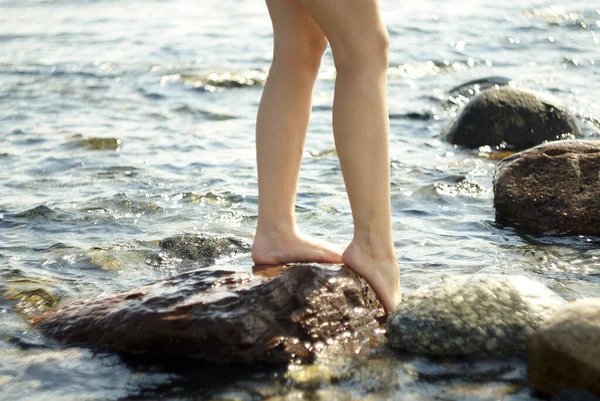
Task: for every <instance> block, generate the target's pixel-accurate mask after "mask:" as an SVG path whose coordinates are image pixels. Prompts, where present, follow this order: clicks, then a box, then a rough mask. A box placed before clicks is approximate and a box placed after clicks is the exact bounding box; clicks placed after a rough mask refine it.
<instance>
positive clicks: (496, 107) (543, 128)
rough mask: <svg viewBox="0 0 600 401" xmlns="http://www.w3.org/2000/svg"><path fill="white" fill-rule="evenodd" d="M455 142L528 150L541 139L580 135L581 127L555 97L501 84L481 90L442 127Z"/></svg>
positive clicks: (469, 145) (472, 145)
mask: <svg viewBox="0 0 600 401" xmlns="http://www.w3.org/2000/svg"><path fill="white" fill-rule="evenodd" d="M445 135H446V138H447V139H448V141H450V142H451V143H453V144H455V145H461V146H466V147H469V148H477V147H480V146H484V145H489V146H501V147H506V148H509V149H517V150H519V149H527V148H530V147H532V146H535V145H539V144H540V143H543V142H544V141H554V140H557V139H564V138H568V137H574V136H581V128H580V127H579V124H578V123H577V121H576V120H575V118H574V117H573V116H572V115H571V114H570V112H569V111H568V110H567V109H566V107H565V106H563V105H562V104H561V103H560V102H559V101H558V100H556V99H554V98H551V97H549V96H548V95H544V96H542V95H541V94H537V93H534V92H532V91H528V90H525V89H520V88H514V87H510V86H504V87H500V88H492V89H488V90H485V91H483V92H481V93H480V94H479V95H477V96H475V97H474V98H473V99H471V100H470V101H469V103H468V104H467V105H466V106H465V107H464V108H463V109H462V111H461V112H460V114H459V116H458V118H457V119H456V120H455V121H454V122H453V123H452V124H451V125H450V126H449V127H448V128H447V129H446V130H445Z"/></svg>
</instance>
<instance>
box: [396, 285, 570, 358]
mask: <svg viewBox="0 0 600 401" xmlns="http://www.w3.org/2000/svg"><path fill="white" fill-rule="evenodd" d="M564 302H565V301H563V299H562V298H560V297H559V296H558V295H556V294H554V293H553V292H552V291H551V290H549V289H548V288H547V287H545V286H544V285H543V284H541V283H538V282H535V281H532V280H530V279H528V278H526V277H523V276H504V275H493V274H490V275H487V274H486V275H469V276H466V275H465V276H455V277H451V278H447V279H445V280H444V281H442V282H440V283H435V284H432V285H428V286H425V287H422V288H420V289H418V290H417V291H415V292H414V293H413V294H411V296H410V297H409V298H408V299H406V300H405V301H403V303H401V304H400V305H399V306H398V308H397V309H396V310H394V312H392V314H391V315H390V317H389V319H388V326H387V329H388V336H389V340H390V345H391V346H392V347H394V348H398V349H401V350H404V351H409V352H413V353H420V354H427V355H437V356H467V355H479V354H484V355H515V354H521V353H524V352H525V351H526V349H527V338H528V336H529V334H530V332H532V331H533V330H534V329H535V328H536V327H537V326H539V325H540V323H541V322H542V321H543V320H544V318H546V317H547V316H549V315H550V314H551V313H552V312H553V311H554V310H555V309H557V308H558V307H560V306H562V305H563V304H564Z"/></svg>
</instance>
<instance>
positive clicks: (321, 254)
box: [252, 233, 342, 265]
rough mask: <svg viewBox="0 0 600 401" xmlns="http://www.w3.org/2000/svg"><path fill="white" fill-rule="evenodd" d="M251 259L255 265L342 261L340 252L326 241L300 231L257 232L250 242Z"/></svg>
mask: <svg viewBox="0 0 600 401" xmlns="http://www.w3.org/2000/svg"><path fill="white" fill-rule="evenodd" d="M252 261H253V262H254V263H255V264H256V265H283V264H286V263H301V262H315V263H342V253H341V251H340V250H337V249H335V247H334V246H333V245H331V244H329V243H327V242H324V241H318V240H316V239H314V238H312V237H310V236H307V235H304V234H300V233H291V234H277V235H267V234H257V235H256V237H255V238H254V243H253V244H252Z"/></svg>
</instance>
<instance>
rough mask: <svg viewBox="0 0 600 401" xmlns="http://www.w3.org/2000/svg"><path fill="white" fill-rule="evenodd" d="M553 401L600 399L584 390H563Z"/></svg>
mask: <svg viewBox="0 0 600 401" xmlns="http://www.w3.org/2000/svg"><path fill="white" fill-rule="evenodd" d="M552 401H600V398H598V397H596V396H594V395H593V394H592V393H589V392H587V391H584V390H563V391H561V392H560V393H558V395H557V396H556V397H553V398H552Z"/></svg>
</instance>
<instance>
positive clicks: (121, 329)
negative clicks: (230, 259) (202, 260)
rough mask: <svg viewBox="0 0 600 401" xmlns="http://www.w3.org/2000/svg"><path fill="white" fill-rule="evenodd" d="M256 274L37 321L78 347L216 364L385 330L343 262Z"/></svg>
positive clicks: (204, 273)
mask: <svg viewBox="0 0 600 401" xmlns="http://www.w3.org/2000/svg"><path fill="white" fill-rule="evenodd" d="M255 273H256V274H253V273H244V272H232V271H224V270H195V271H191V272H188V273H184V274H181V275H178V276H175V277H171V278H169V279H166V280H163V281H158V282H156V283H153V284H150V285H147V286H144V287H141V288H137V289H135V290H131V291H128V292H124V293H120V294H111V295H105V296H101V297H99V298H96V299H93V300H90V301H87V302H83V303H78V304H75V305H72V306H67V307H66V308H63V309H60V310H57V311H55V312H53V313H50V314H48V315H46V316H44V317H42V318H41V320H40V321H39V323H38V324H37V327H38V328H39V329H40V330H41V331H42V332H44V333H45V334H47V335H49V336H52V337H54V338H56V339H58V340H61V341H63V342H65V343H68V344H73V345H84V346H92V347H99V348H103V349H112V350H117V351H125V352H128V353H143V354H153V355H159V356H169V357H191V358H199V359H204V360H209V361H215V362H254V361H267V362H280V361H288V360H290V359H291V358H307V359H310V358H311V357H312V356H313V354H314V352H316V349H320V348H322V346H323V344H333V343H336V344H337V345H339V344H340V342H347V343H348V344H349V346H351V344H352V343H353V341H354V340H356V341H360V337H361V334H368V333H370V332H373V331H374V330H376V329H377V328H378V322H377V320H376V317H377V315H378V313H381V309H380V305H379V303H378V301H377V299H376V297H375V294H374V293H373V292H372V290H371V289H370V287H369V286H368V285H367V284H366V283H365V282H364V281H363V280H362V279H360V278H359V277H358V276H357V275H356V274H355V273H353V272H352V271H351V270H349V269H347V268H345V267H320V266H318V265H298V266H294V267H292V268H289V269H285V270H283V271H281V272H280V270H275V271H274V270H273V269H269V270H263V271H255ZM315 344H318V345H317V346H314V345H315Z"/></svg>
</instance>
